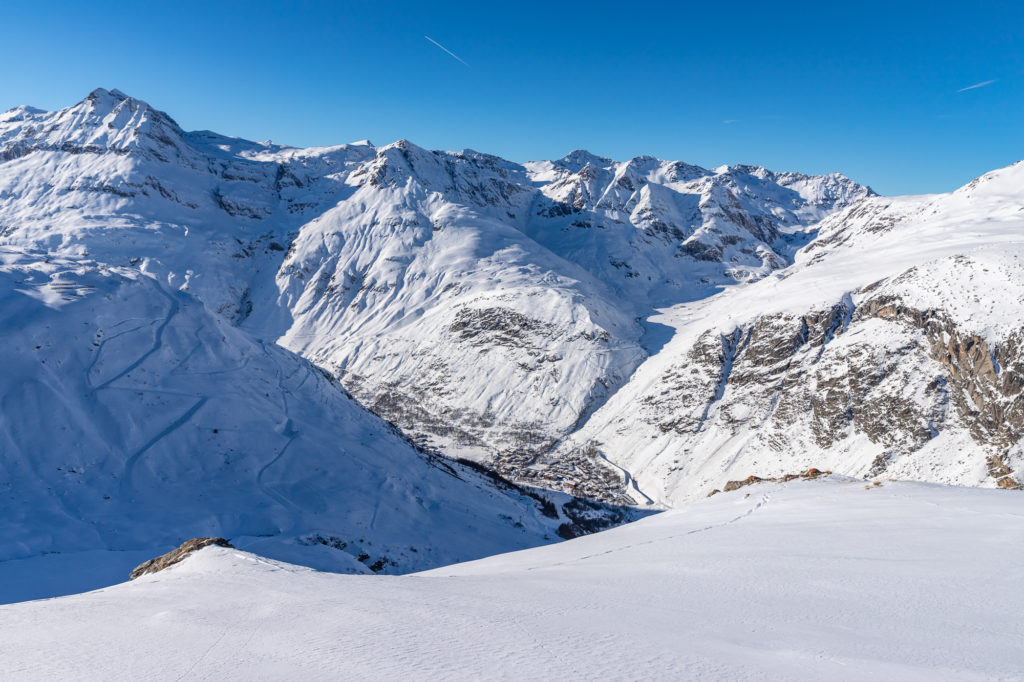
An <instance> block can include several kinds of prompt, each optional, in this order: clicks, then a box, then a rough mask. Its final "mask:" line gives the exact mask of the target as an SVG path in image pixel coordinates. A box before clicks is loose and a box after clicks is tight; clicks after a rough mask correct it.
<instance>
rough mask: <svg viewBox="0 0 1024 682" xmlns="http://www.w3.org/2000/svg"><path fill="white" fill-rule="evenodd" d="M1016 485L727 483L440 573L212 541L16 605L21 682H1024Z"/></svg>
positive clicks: (1021, 526)
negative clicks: (265, 553)
mask: <svg viewBox="0 0 1024 682" xmlns="http://www.w3.org/2000/svg"><path fill="white" fill-rule="evenodd" d="M1022 536H1024V514H1022V509H1021V506H1020V504H1019V497H1018V496H1017V495H1015V494H1013V493H1010V492H1007V491H994V490H981V489H964V488H952V487H943V486H938V485H929V484H919V483H895V482H886V483H884V484H883V485H882V486H881V487H875V486H870V485H869V486H866V485H865V484H864V482H862V481H855V480H851V479H842V478H832V479H823V480H818V481H811V482H798V483H790V484H778V485H764V486H754V487H750V488H745V489H743V490H741V491H737V492H733V493H725V494H722V495H719V496H716V497H715V498H712V499H709V500H706V501H703V502H700V503H697V504H693V505H689V506H687V507H686V508H683V509H678V510H674V511H669V512H665V513H663V514H659V515H657V516H655V517H651V518H648V519H644V520H642V521H639V522H636V523H632V524H629V525H627V526H622V527H620V528H617V529H613V530H610V531H606V532H603V533H599V534H596V535H591V536H587V537H583V538H579V539H577V540H572V541H569V542H565V543H561V544H558V545H551V546H547V547H542V548H536V549H531V550H525V551H522V552H517V553H514V554H505V555H500V556H495V557H491V558H488V559H483V560H480V561H476V562H471V563H467V564H461V565H459V566H452V567H446V568H441V569H436V570H433V571H430V572H427V573H420V574H415V575H407V576H399V577H391V576H349V575H337V574H327V573H319V572H316V571H313V570H311V569H308V568H301V567H298V566H294V565H289V564H285V563H280V562H277V561H271V560H267V559H264V558H261V557H259V556H256V555H253V554H250V553H247V552H242V551H238V550H231V549H222V548H217V547H209V548H206V549H203V550H201V551H199V552H198V553H196V554H194V555H192V556H190V557H189V558H187V559H186V560H185V561H183V562H182V563H180V564H177V565H175V566H173V567H171V568H169V569H167V570H165V571H163V572H160V573H157V574H153V575H148V576H144V577H142V578H140V579H138V580H136V581H134V582H131V583H127V584H122V585H116V586H113V587H110V588H107V589H103V590H98V591H95V592H90V593H87V594H81V595H76V596H71V597H62V598H58V599H50V600H44V601H36V602H26V603H21V604H15V605H9V606H0V652H2V660H3V665H4V676H5V678H6V679H16V680H21V679H26V680H34V679H48V680H49V679H76V680H83V679H108V680H109V679H197V680H198V679H210V680H213V679H217V680H222V679H245V680H257V679H299V678H301V679H325V680H326V679H338V678H355V677H373V678H376V679H399V678H402V679H467V680H468V679H482V678H486V679H581V678H582V679H595V678H600V679H610V680H634V679H664V680H691V679H692V680H698V679H702V680H703V679H732V680H820V679H842V680H878V679H900V680H929V681H932V680H1019V679H1022V678H1024V657H1022V656H1021V653H1022V651H1021V642H1024V591H1022V590H1021V589H1020V571H1019V567H1020V565H1021V563H1022V562H1024V545H1022V544H1021V543H1020V538H1021V537H1022Z"/></svg>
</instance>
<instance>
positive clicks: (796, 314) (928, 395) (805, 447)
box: [0, 89, 1024, 601]
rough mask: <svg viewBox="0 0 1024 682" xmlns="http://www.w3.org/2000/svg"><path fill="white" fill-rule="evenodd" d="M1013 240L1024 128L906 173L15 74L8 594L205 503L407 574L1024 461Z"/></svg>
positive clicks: (919, 491)
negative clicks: (706, 163) (51, 93)
mask: <svg viewBox="0 0 1024 682" xmlns="http://www.w3.org/2000/svg"><path fill="white" fill-rule="evenodd" d="M1022 259H1024V164H1016V165H1014V166H1010V167H1007V168H1003V169H1000V170H996V171H993V172H991V173H988V174H986V175H984V176H982V177H980V178H978V179H977V180H975V181H973V182H971V183H969V184H968V185H966V186H964V187H962V188H960V189H958V190H956V191H955V192H952V193H950V194H942V195H929V196H910V197H896V198H892V197H882V196H878V195H876V194H875V193H874V192H873V191H872V190H871V189H870V188H868V187H866V186H863V185H859V184H857V183H856V182H854V181H852V180H850V179H848V178H846V177H844V176H842V175H839V174H831V175H823V176H808V175H803V174H800V173H795V172H776V171H771V170H767V169H765V168H762V167H759V166H748V165H736V166H722V167H719V168H714V169H705V168H701V167H698V166H694V165H689V164H687V163H683V162H679V161H663V160H660V159H657V158H653V157H637V158H634V159H631V160H628V161H613V160H611V159H607V158H602V157H599V156H595V155H593V154H590V153H588V152H585V151H575V152H572V153H570V154H568V155H567V156H565V157H564V158H561V159H557V160H553V161H539V162H529V163H514V162H511V161H506V160H504V159H501V158H498V157H495V156H490V155H487V154H484V153H480V152H475V151H471V150H464V151H462V152H441V151H428V150H425V149H422V148H420V147H417V146H416V145H414V144H412V143H411V142H408V141H405V140H402V141H399V142H396V143H393V144H390V145H387V146H382V147H377V146H374V145H372V144H370V143H369V142H368V141H363V142H356V143H352V144H345V145H340V146H336V147H317V148H307V149H299V148H293V147H287V146H281V145H276V144H272V143H269V142H266V143H260V142H250V141H246V140H242V139H238V138H233V137H225V136H223V135H220V134H216V133H212V132H209V131H198V132H186V131H184V130H182V129H181V128H180V127H179V126H178V125H177V123H175V121H174V120H173V119H172V118H171V117H170V116H168V115H167V114H165V113H163V112H161V111H158V110H156V109H154V108H153V107H151V106H150V105H149V104H147V103H145V102H143V101H140V100H137V99H134V98H132V97H129V96H127V95H125V94H124V93H121V92H119V91H117V90H111V91H107V90H103V89H97V90H95V91H93V92H92V93H90V94H89V95H88V96H87V97H86V98H85V99H83V100H82V101H81V102H79V103H77V104H75V105H73V106H71V107H68V108H66V109H62V110H59V111H53V112H48V111H41V110H38V109H33V108H31V107H19V108H16V109H12V110H10V111H7V112H6V113H4V114H2V115H0V315H2V319H3V320H4V321H5V324H4V325H2V326H0V344H2V348H3V352H4V360H3V366H4V371H3V372H2V373H0V470H2V472H3V477H2V480H0V518H3V519H4V523H3V524H2V526H0V578H3V580H0V583H3V584H5V585H7V586H8V587H9V590H5V589H3V588H0V597H3V598H4V599H0V601H3V600H6V601H16V600H19V599H27V598H30V597H42V596H54V595H56V594H64V593H68V592H77V591H82V590H84V589H91V588H94V587H100V586H105V585H110V584H112V583H113V582H117V581H119V580H122V579H124V578H125V577H126V576H127V572H128V570H130V569H131V567H132V566H134V565H135V564H137V563H139V561H141V559H142V558H150V557H152V556H154V555H155V554H159V553H162V552H164V551H166V550H167V549H170V548H172V547H173V546H175V545H177V544H179V543H181V542H182V541H184V540H187V539H188V538H191V537H195V536H204V535H205V536H224V537H227V538H231V539H232V542H233V543H234V544H235V546H237V547H238V548H239V549H240V550H245V551H246V552H251V553H254V554H259V555H264V556H268V557H271V558H272V559H275V560H278V561H286V562H291V563H298V564H304V565H306V566H311V567H314V568H317V569H323V570H330V571H335V572H343V573H381V572H383V573H409V572H412V571H421V570H426V569H434V568H437V567H440V566H443V565H446V564H451V563H453V562H457V561H464V560H469V559H478V558H482V557H485V556H489V555H494V554H499V553H503V552H508V551H512V550H518V549H525V548H529V547H535V546H538V545H542V544H547V543H551V542H555V541H557V540H560V539H563V538H572V537H576V536H579V535H583V534H586V533H588V532H591V531H595V530H602V529H605V528H609V527H611V526H615V525H619V524H622V523H624V522H626V521H633V520H636V519H639V518H640V517H642V516H646V515H649V514H651V513H653V512H656V511H660V510H664V509H668V508H673V507H685V506H688V505H689V503H691V502H695V501H697V500H700V499H702V498H705V497H707V496H708V495H709V493H712V492H713V491H716V490H719V489H729V488H735V487H738V483H736V482H743V483H748V482H752V481H754V480H756V479H750V480H747V479H748V477H751V476H754V477H758V478H776V479H778V478H783V477H785V476H786V475H787V474H794V473H801V472H806V471H808V470H810V469H817V470H820V471H828V472H830V473H832V474H834V475H835V476H836V477H846V478H844V479H843V480H853V479H856V480H859V481H861V483H858V484H857V486H859V487H863V485H862V483H863V481H864V480H867V481H868V482H870V483H873V482H879V483H888V481H890V480H891V479H908V480H914V481H918V482H929V483H944V484H954V485H957V486H970V487H981V488H1006V489H1019V488H1020V487H1021V481H1022V480H1024V479H1022V478H1021V473H1024V448H1022V446H1021V438H1022V436H1024V260H1022ZM811 477H812V478H813V477H814V476H813V475H812V476H811ZM730 481H731V482H733V483H732V484H731V485H730ZM806 485H808V486H811V485H814V484H813V483H807V484H806ZM909 490H912V491H913V494H914V496H915V499H917V497H927V495H928V490H929V488H927V487H921V488H909ZM865 494H867V493H865ZM972 494H973V493H972ZM999 494H1003V495H1014V496H1015V495H1016V493H1011V492H1001V493H999ZM843 499H845V498H843ZM964 499H967V498H964ZM971 499H974V498H971ZM979 499H980V498H979ZM702 504H705V503H702ZM723 504H724V503H723ZM894 504H895V503H894ZM972 504H973V503H972ZM979 504H982V505H983V503H981V502H979ZM709 509H710V508H709ZM722 509H725V507H722ZM673 513H675V512H673ZM709 513H710V512H709ZM716 513H717V512H716ZM722 513H726V512H722ZM726 515H728V514H727V513H726ZM716 518H717V517H716ZM914 518H915V519H918V520H919V521H920V522H922V523H923V522H924V521H923V520H922V519H923V518H924V517H922V516H915V517H914ZM650 521H651V522H653V520H650ZM730 522H731V521H730ZM642 523H648V521H643V522H642ZM664 523H668V522H667V521H666V522H664ZM640 527H641V528H648V529H656V528H657V527H656V526H654V525H647V526H642V525H641V526H640ZM613 532H619V531H613ZM637 532H639V531H637ZM210 551H211V552H212V550H210ZM98 556H102V557H104V558H103V559H102V560H99V559H97V557H98ZM211 556H212V554H211ZM246 556H249V555H246ZM537 556H540V555H537ZM551 556H554V555H553V554H552V555H551ZM41 565H48V566H53V567H56V568H54V570H52V571H49V573H48V574H60V575H62V576H64V577H63V578H62V579H61V580H60V581H58V583H59V584H49V583H46V584H44V583H41V582H40V580H41V578H40V577H39V575H38V574H37V571H36V569H35V568H31V569H30V568H28V567H37V566H41ZM275 565H276V564H275ZM19 567H21V568H19ZM87 567H91V568H87ZM97 567H99V568H97ZM58 568H59V570H58ZM487 570H490V569H487ZM19 581H20V582H19Z"/></svg>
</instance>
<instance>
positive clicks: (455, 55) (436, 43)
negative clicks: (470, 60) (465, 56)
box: [423, 36, 469, 67]
mask: <svg viewBox="0 0 1024 682" xmlns="http://www.w3.org/2000/svg"><path fill="white" fill-rule="evenodd" d="M423 37H424V38H426V39H427V40H429V41H430V42H432V43H434V44H435V45H437V46H438V47H439V48H441V49H442V50H444V51H445V52H447V53H448V54H450V55H451V56H452V57H455V59H458V60H459V61H460V62H462V64H463V65H464V66H466V67H468V66H469V64H466V62H464V61H463V60H462V57H460V56H459V55H457V54H455V53H454V52H452V51H451V50H449V49H448V48H447V47H445V46H444V45H442V44H441V43H439V42H437V41H436V40H434V39H433V38H431V37H430V36H423Z"/></svg>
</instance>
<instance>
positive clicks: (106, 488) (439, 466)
mask: <svg viewBox="0 0 1024 682" xmlns="http://www.w3.org/2000/svg"><path fill="white" fill-rule="evenodd" d="M0 263H2V264H0V314H2V316H3V318H4V319H7V320H17V324H16V325H5V326H4V327H3V328H2V329H0V342H2V344H3V347H4V349H5V353H6V360H5V367H6V370H5V372H4V373H3V375H2V377H0V396H2V398H0V466H2V468H3V470H4V472H5V476H4V481H3V483H2V484H0V515H2V516H3V518H4V519H5V520H6V522H5V523H4V524H3V528H2V529H0V547H2V548H3V549H2V553H0V561H4V560H14V559H22V558H30V557H39V556H42V555H45V554H52V553H64V554H67V553H75V552H90V551H94V550H99V549H102V550H118V551H125V550H142V549H148V550H149V551H150V552H151V553H154V550H157V549H160V550H164V549H166V548H168V547H169V546H174V545H177V544H178V543H180V542H181V541H182V540H183V539H186V538H188V537H192V536H195V535H203V534H212V535H223V536H227V537H232V538H233V539H234V540H235V542H236V543H237V545H238V546H240V547H245V548H249V549H253V550H255V551H259V552H260V553H261V554H265V555H268V556H274V557H280V558H287V559H289V560H292V561H298V562H301V563H306V564H308V565H313V566H318V567H321V568H324V569H329V570H338V571H345V572H369V571H374V572H388V573H393V572H406V571H409V570H416V569H421V568H425V567H431V566H438V565H442V564H446V563H451V562H453V561H459V560H465V559H469V558H475V557H480V556H486V555H488V554H493V553H495V552H500V551H507V550H509V549H513V548H521V547H530V546H534V545H537V544H541V543H545V542H551V541H554V540H557V539H559V534H561V535H562V536H566V535H568V534H572V533H574V532H579V531H578V530H572V529H573V528H575V526H574V525H573V524H575V523H576V521H574V519H573V518H571V517H576V518H577V519H582V518H583V517H585V516H586V515H588V514H589V515H591V516H594V515H602V514H604V513H605V512H603V511H602V510H600V509H596V508H590V509H588V508H585V507H582V508H580V509H579V510H578V511H577V512H576V513H574V514H571V515H569V516H566V515H565V514H566V512H561V510H562V506H561V505H562V504H564V503H567V502H571V500H570V499H569V498H568V497H566V496H558V495H550V494H549V495H548V496H546V497H545V496H542V495H540V494H538V493H533V492H531V491H527V490H525V489H521V488H515V487H513V486H510V485H507V484H504V483H502V482H500V481H498V480H496V479H494V477H489V476H486V475H483V474H481V473H479V472H478V471H476V470H474V469H471V468H467V467H464V466H461V465H459V464H457V463H454V462H448V461H445V460H444V459H443V458H438V457H435V456H433V455H429V454H426V453H424V452H422V451H419V450H417V449H415V448H414V447H413V446H412V445H411V444H410V443H409V442H408V441H406V440H405V439H404V438H403V437H402V436H401V434H400V433H399V432H398V431H397V430H395V429H394V428H393V427H391V426H389V425H388V424H386V423H385V422H383V421H382V420H381V419H380V418H379V417H377V416H375V415H373V414H370V413H369V412H367V411H365V410H364V409H363V408H362V407H360V406H359V405H358V404H357V403H356V402H355V401H354V400H353V399H352V398H351V397H350V396H349V394H348V393H347V392H346V391H345V390H344V389H343V388H341V386H340V385H338V383H337V382H336V381H335V380H334V379H332V378H331V377H329V375H327V374H326V373H325V372H323V370H320V369H318V368H316V367H314V366H313V365H311V364H309V363H308V362H307V361H305V360H303V359H301V358H298V357H297V356H295V355H293V354H291V353H289V352H288V351H285V350H284V349H281V348H279V347H277V346H275V345H273V344H267V343H264V342H261V341H258V340H256V339H253V338H252V337H250V336H249V335H247V334H246V333H245V332H242V331H240V330H238V329H237V328H235V327H232V326H231V325H230V324H229V323H228V322H227V320H225V319H224V318H222V317H219V316H216V315H213V314H211V313H210V312H209V311H208V310H207V309H206V308H205V307H204V306H203V305H202V303H201V302H199V301H198V300H197V299H195V298H194V297H192V296H191V295H189V294H188V293H185V292H182V291H175V290H173V289H170V288H168V287H166V286H165V285H164V284H162V283H161V282H159V281H158V280H157V279H156V278H154V277H152V276H150V275H149V274H148V273H146V271H145V270H144V269H142V270H139V269H132V268H114V267H106V266H98V265H92V266H90V265H87V264H85V263H84V262H83V261H80V260H79V261H68V260H62V259H59V258H55V257H51V256H47V257H45V258H40V257H39V255H38V254H26V253H24V252H17V251H13V250H11V249H3V250H0ZM560 512H561V513H560ZM609 512H610V510H609ZM622 518H630V516H629V514H628V513H626V512H623V516H622V517H620V518H619V520H621V519H622ZM607 522H608V520H607V519H606V520H604V521H603V523H607ZM601 523H602V522H598V525H600V524H601ZM90 556H93V558H94V559H95V558H96V556H95V554H93V555H90ZM119 556H120V555H109V556H107V557H106V558H100V559H98V560H99V561H101V562H102V561H105V560H108V559H109V560H111V561H117V560H119ZM125 556H126V555H125ZM132 556H134V555H132ZM129 560H130V559H129Z"/></svg>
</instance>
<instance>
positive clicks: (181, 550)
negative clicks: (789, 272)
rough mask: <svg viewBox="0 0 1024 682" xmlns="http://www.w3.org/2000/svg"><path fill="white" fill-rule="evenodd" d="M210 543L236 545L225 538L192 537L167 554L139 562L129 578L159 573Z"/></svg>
mask: <svg viewBox="0 0 1024 682" xmlns="http://www.w3.org/2000/svg"><path fill="white" fill-rule="evenodd" d="M210 545H216V546H217V547H232V548H233V547H234V546H233V545H232V544H231V543H230V542H228V541H227V540H225V539H224V538H192V539H191V540H188V541H187V542H184V543H182V544H181V546H180V547H178V548H177V549H173V550H171V551H170V552H168V553H167V554H162V555H160V556H158V557H156V558H155V559H150V560H149V561H147V562H145V563H143V564H139V565H138V566H136V567H135V570H134V571H132V572H131V575H129V576H128V579H129V580H135V579H136V578H139V577H141V576H144V575H148V574H150V573H159V572H160V571H162V570H164V569H165V568H169V567H170V566H173V565H174V564H176V563H178V562H180V561H182V560H184V559H185V558H187V557H188V556H189V555H190V554H192V552H196V551H198V550H200V549H202V548H203V547H209V546H210Z"/></svg>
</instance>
